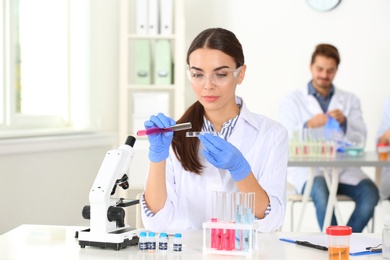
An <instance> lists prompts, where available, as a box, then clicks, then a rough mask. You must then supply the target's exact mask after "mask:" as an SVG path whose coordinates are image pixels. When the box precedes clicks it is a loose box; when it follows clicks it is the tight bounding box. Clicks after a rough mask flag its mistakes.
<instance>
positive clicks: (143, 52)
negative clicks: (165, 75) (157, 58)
mask: <svg viewBox="0 0 390 260" xmlns="http://www.w3.org/2000/svg"><path fill="white" fill-rule="evenodd" d="M134 59H135V60H134V67H135V69H134V73H135V75H134V83H135V84H143V85H147V84H152V53H151V46H150V41H149V40H147V39H137V40H136V41H135V51H134Z"/></svg>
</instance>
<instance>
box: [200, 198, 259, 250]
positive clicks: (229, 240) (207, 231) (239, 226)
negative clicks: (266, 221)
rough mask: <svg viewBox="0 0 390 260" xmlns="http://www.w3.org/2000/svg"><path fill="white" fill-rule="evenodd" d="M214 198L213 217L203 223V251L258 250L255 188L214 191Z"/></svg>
mask: <svg viewBox="0 0 390 260" xmlns="http://www.w3.org/2000/svg"><path fill="white" fill-rule="evenodd" d="M211 199H212V206H211V208H212V210H211V212H212V213H211V220H210V221H207V222H204V223H203V252H204V253H205V254H219V255H241V256H250V255H251V254H252V253H253V252H254V251H255V250H257V246H256V245H257V242H256V241H257V237H256V234H257V233H256V232H255V194H254V192H248V193H244V192H225V191H212V194H211Z"/></svg>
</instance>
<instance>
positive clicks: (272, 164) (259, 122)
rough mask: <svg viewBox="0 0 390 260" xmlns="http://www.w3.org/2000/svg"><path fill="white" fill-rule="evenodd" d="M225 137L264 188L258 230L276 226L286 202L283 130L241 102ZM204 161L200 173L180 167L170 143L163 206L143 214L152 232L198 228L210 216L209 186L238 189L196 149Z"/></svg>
mask: <svg viewBox="0 0 390 260" xmlns="http://www.w3.org/2000/svg"><path fill="white" fill-rule="evenodd" d="M228 141H229V142H230V143H232V144H233V145H234V146H235V147H237V148H238V149H239V150H240V151H241V152H242V154H243V155H244V157H245V158H246V160H247V161H248V162H249V164H250V166H251V169H252V172H253V174H254V176H255V177H256V179H257V180H258V181H259V183H260V185H261V186H262V187H263V189H264V190H265V191H266V192H267V194H268V196H269V199H270V204H271V212H270V214H269V215H267V216H266V217H265V218H263V219H260V220H257V221H258V224H259V226H258V227H259V228H258V230H259V231H261V232H271V231H275V230H277V229H278V228H280V227H281V225H282V224H283V220H284V215H285V208H286V173H287V159H288V134H287V131H286V129H285V128H284V127H283V126H281V125H280V124H279V123H277V122H275V121H273V120H271V119H269V118H266V117H265V116H262V115H257V114H253V113H250V112H249V110H248V109H247V108H246V106H245V104H244V103H243V102H242V108H241V113H240V117H239V119H238V121H237V124H236V126H235V129H234V131H233V133H232V134H231V136H230V137H229V138H228ZM200 146H201V147H200V149H199V154H198V156H199V158H200V160H201V163H202V165H204V166H205V168H204V172H203V173H202V174H201V175H197V174H194V173H192V172H188V171H185V170H184V169H183V168H182V166H181V164H180V162H179V161H178V160H177V158H176V156H175V155H174V153H173V150H172V149H170V156H169V158H168V159H167V166H166V182H167V192H168V198H167V200H166V203H165V206H164V208H162V209H161V210H160V211H158V212H157V213H156V214H155V215H154V216H153V217H147V216H146V214H145V208H144V209H143V210H142V220H143V223H144V226H145V228H147V229H149V230H154V231H156V232H160V231H167V230H182V229H193V230H199V229H202V223H203V222H206V221H209V220H210V218H211V193H212V191H227V192H232V191H238V189H237V187H236V185H235V182H234V181H233V179H232V178H231V175H230V173H229V171H226V170H222V169H218V168H216V167H214V166H213V165H211V164H210V163H209V162H208V161H206V159H205V158H204V156H203V155H202V153H201V150H202V149H203V145H202V144H201V143H200Z"/></svg>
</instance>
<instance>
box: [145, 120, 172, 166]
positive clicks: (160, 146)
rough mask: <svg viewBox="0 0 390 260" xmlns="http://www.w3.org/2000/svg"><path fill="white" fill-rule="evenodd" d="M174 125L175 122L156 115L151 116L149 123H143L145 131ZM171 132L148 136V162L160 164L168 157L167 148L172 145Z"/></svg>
mask: <svg viewBox="0 0 390 260" xmlns="http://www.w3.org/2000/svg"><path fill="white" fill-rule="evenodd" d="M173 125H176V122H175V120H173V119H172V118H170V117H167V116H165V115H164V114H162V113H158V114H157V116H155V115H153V116H151V117H150V120H149V121H145V123H144V126H145V129H149V128H152V127H159V128H167V127H171V126H173ZM172 138H173V132H166V133H160V134H151V135H148V140H149V144H150V146H149V160H151V161H152V162H161V161H163V160H165V159H167V158H168V156H169V146H170V145H171V143H172Z"/></svg>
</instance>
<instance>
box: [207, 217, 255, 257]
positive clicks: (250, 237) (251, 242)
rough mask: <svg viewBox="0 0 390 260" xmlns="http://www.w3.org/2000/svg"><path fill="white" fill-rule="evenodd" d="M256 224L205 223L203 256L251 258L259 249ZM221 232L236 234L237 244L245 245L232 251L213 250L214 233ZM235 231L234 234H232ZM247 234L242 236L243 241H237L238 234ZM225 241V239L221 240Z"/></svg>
mask: <svg viewBox="0 0 390 260" xmlns="http://www.w3.org/2000/svg"><path fill="white" fill-rule="evenodd" d="M254 225H255V224H237V223H224V222H212V221H207V222H204V223H203V254H216V255H235V256H251V255H252V254H253V252H254V251H256V250H257V249H258V248H257V245H258V243H257V232H256V231H255V227H254ZM215 230H220V231H221V234H232V233H233V234H234V237H233V239H234V240H235V243H237V242H239V243H243V244H245V243H246V244H245V245H243V246H242V247H240V248H234V249H231V250H227V249H218V248H212V246H211V240H212V234H213V231H215ZM232 231H233V232H232ZM238 233H241V234H247V236H246V237H245V236H242V239H241V241H240V240H239V241H237V234H238ZM221 239H222V240H223V238H221ZM229 239H231V238H229Z"/></svg>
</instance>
